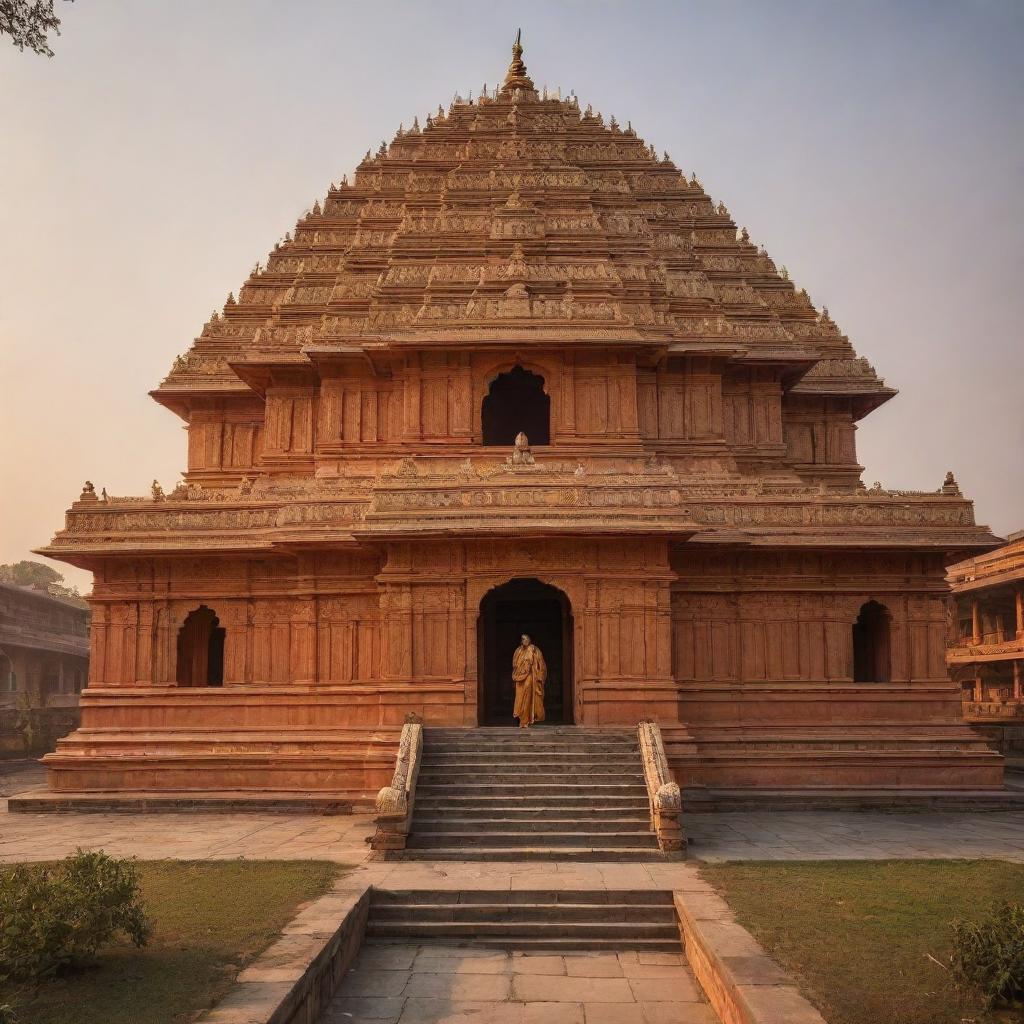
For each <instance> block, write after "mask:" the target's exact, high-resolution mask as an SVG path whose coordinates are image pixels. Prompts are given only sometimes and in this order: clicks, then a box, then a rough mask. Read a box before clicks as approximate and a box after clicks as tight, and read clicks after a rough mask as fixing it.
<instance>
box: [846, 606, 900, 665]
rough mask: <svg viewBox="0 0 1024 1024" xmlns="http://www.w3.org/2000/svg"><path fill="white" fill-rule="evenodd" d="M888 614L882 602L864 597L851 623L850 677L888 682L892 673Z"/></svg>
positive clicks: (889, 618)
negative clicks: (851, 658) (851, 666)
mask: <svg viewBox="0 0 1024 1024" xmlns="http://www.w3.org/2000/svg"><path fill="white" fill-rule="evenodd" d="M890 633H891V616H890V615H889V610H888V609H887V608H886V607H885V605H884V604H879V602H878V601H874V600H872V601H867V602H866V603H865V604H863V605H861V609H860V614H859V615H858V616H857V621H856V622H855V623H854V624H853V681H854V682H855V683H887V682H889V680H890V678H891V675H892V667H891V651H890V647H891V645H890Z"/></svg>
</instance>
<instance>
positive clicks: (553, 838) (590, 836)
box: [406, 827, 658, 849]
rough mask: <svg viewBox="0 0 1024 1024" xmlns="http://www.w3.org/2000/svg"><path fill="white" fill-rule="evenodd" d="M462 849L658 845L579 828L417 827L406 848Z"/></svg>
mask: <svg viewBox="0 0 1024 1024" xmlns="http://www.w3.org/2000/svg"><path fill="white" fill-rule="evenodd" d="M453 844H457V845H459V846H462V847H465V848H476V847H478V846H487V847H497V846H507V847H520V846H545V847H546V846H552V847H555V846H587V847H600V848H615V847H622V846H625V847H631V848H639V847H645V846H653V848H654V849H657V848H658V842H657V839H656V838H655V836H654V834H653V833H651V832H594V833H588V832H585V831H584V830H582V829H579V830H573V831H568V832H547V831H544V830H542V829H537V828H533V829H530V830H529V831H526V832H483V831H471V832H429V831H424V830H423V829H421V828H419V827H417V828H416V829H415V830H414V831H413V833H412V835H410V836H409V839H408V842H407V844H406V845H407V848H408V849H426V848H428V847H439V846H451V845H453Z"/></svg>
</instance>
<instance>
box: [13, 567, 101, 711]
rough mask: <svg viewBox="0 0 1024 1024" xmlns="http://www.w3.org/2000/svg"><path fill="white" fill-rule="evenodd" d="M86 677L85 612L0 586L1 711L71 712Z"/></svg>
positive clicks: (44, 594)
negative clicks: (12, 707)
mask: <svg viewBox="0 0 1024 1024" xmlns="http://www.w3.org/2000/svg"><path fill="white" fill-rule="evenodd" d="M88 677H89V609H88V607H86V606H85V605H84V604H82V603H80V602H76V601H74V600H72V599H69V598H65V597H58V596H55V595H54V594H51V593H49V591H47V590H40V589H37V588H35V587H21V586H16V585H14V584H11V583H0V706H3V705H19V706H22V707H31V708H46V707H70V706H75V705H77V704H78V695H79V694H80V693H81V692H82V689H83V687H84V686H85V683H86V680H87V679H88Z"/></svg>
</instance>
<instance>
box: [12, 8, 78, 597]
mask: <svg viewBox="0 0 1024 1024" xmlns="http://www.w3.org/2000/svg"><path fill="white" fill-rule="evenodd" d="M0 3H3V0H0ZM0 583H12V584H14V586H16V587H32V588H33V589H35V590H42V591H44V592H45V593H47V594H53V595H54V596H56V597H65V598H67V599H69V600H70V601H73V602H74V603H75V604H80V605H81V606H82V607H83V608H84V607H86V602H85V601H84V600H83V599H82V595H81V594H79V592H78V588H77V587H69V586H66V585H65V583H64V577H63V576H62V575H61V574H60V573H59V572H57V570H56V569H51V568H50V566H48V565H44V564H43V563H42V562H30V561H27V560H24V559H23V560H22V561H20V562H11V563H9V564H7V565H0Z"/></svg>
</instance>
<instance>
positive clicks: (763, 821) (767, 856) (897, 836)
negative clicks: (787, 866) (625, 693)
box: [684, 811, 1024, 862]
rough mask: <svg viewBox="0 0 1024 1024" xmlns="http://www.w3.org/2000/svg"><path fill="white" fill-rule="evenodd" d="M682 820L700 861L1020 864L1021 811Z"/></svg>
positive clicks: (1023, 851) (764, 814) (766, 814)
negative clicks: (987, 860)
mask: <svg viewBox="0 0 1024 1024" xmlns="http://www.w3.org/2000/svg"><path fill="white" fill-rule="evenodd" d="M684 822H685V824H684V828H685V830H686V834H687V836H688V837H689V839H690V844H691V845H690V853H691V856H692V857H695V858H699V859H700V860H706V861H723V860H878V859H883V858H896V859H903V858H905V859H910V860H913V859H918V858H930V857H934V858H950V857H992V858H996V859H999V860H1010V861H1017V862H1024V811H984V812H978V813H971V814H965V813H948V814H947V813H939V812H931V811H929V812H922V813H920V814H913V813H899V814H883V813H880V812H872V811H805V812H801V813H797V812H791V811H754V812H741V813H736V814H692V815H690V816H689V817H687V818H685V819H684Z"/></svg>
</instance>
